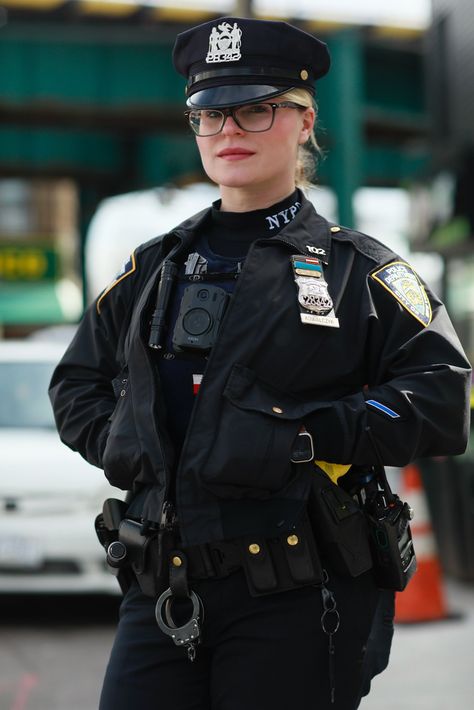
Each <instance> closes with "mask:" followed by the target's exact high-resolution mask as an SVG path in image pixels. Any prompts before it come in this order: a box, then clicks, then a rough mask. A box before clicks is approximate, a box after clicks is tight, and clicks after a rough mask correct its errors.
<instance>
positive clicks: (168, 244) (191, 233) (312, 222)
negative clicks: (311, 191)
mask: <svg viewBox="0 0 474 710" xmlns="http://www.w3.org/2000/svg"><path fill="white" fill-rule="evenodd" d="M211 209H212V208H211V207H208V208H206V209H204V210H201V212H198V213H197V214H195V215H193V216H192V217H189V218H188V219H186V220H185V221H184V222H181V224H179V225H178V226H177V227H175V228H174V229H173V230H172V231H171V232H169V233H168V234H166V235H165V236H164V238H163V248H164V251H165V253H167V254H168V253H169V252H170V251H171V249H173V247H174V246H175V245H176V243H177V242H179V241H180V242H181V246H180V251H181V249H185V248H186V247H187V246H188V245H189V244H190V243H191V241H192V240H193V239H194V237H195V232H196V230H197V229H199V228H200V227H201V225H202V224H203V223H204V222H205V221H206V219H207V218H208V217H209V215H210V213H211ZM265 241H266V242H267V243H272V242H284V243H286V244H288V245H289V246H292V247H293V248H295V249H297V251H298V252H299V253H301V254H306V255H307V256H317V257H319V258H320V259H321V261H322V262H324V263H325V264H328V263H329V256H330V252H331V230H330V225H329V223H328V221H327V220H326V219H324V217H321V215H319V214H318V213H317V212H316V210H315V208H314V206H313V204H312V203H311V202H310V201H309V200H308V199H307V198H306V197H305V196H304V195H302V200H301V208H300V210H299V211H298V213H297V214H296V215H295V218H294V219H293V220H292V221H291V222H290V223H289V224H287V225H286V226H285V227H284V228H283V229H282V230H281V231H280V232H279V233H278V234H277V235H276V236H275V237H267V238H266V239H265Z"/></svg>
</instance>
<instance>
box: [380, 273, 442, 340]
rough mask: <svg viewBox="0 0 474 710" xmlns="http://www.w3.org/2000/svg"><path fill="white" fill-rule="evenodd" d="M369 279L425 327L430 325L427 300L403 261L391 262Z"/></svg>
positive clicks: (419, 283) (430, 315) (417, 280)
mask: <svg viewBox="0 0 474 710" xmlns="http://www.w3.org/2000/svg"><path fill="white" fill-rule="evenodd" d="M371 277H372V278H373V279H375V281H378V282H379V283H380V284H382V286H383V287H384V288H385V289H386V290H387V291H388V292H389V293H390V294H391V295H392V296H393V297H394V298H396V300H397V301H398V302H399V303H400V304H401V305H402V306H403V307H404V308H405V310H407V311H408V312H409V313H411V315H412V316H413V317H414V318H416V319H417V320H418V321H419V322H420V323H421V324H422V325H424V326H425V327H426V326H428V325H429V324H430V323H431V318H432V311H431V304H430V301H429V298H428V296H427V294H426V291H425V289H424V287H423V284H422V283H421V281H420V279H419V277H418V275H417V274H416V272H415V271H413V269H412V268H411V266H410V265H409V264H407V263H405V262H404V261H392V262H391V263H390V264H386V265H385V266H383V267H382V268H381V269H377V271H374V272H373V273H372V274H371Z"/></svg>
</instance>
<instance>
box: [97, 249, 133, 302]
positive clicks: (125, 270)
mask: <svg viewBox="0 0 474 710" xmlns="http://www.w3.org/2000/svg"><path fill="white" fill-rule="evenodd" d="M136 268H137V263H136V260H135V252H133V254H131V255H130V256H129V258H128V259H127V261H126V262H125V263H124V265H123V266H122V268H121V269H120V271H119V272H118V274H116V276H115V277H114V279H113V281H111V282H110V283H109V285H108V286H106V288H105V289H104V290H103V291H102V293H101V294H100V296H99V298H98V299H97V303H96V309H97V313H98V314H99V315H100V307H101V303H102V301H103V299H104V298H105V296H107V294H108V293H110V291H111V290H112V289H113V288H114V287H115V286H116V285H117V284H118V283H120V282H121V281H123V279H125V278H126V277H127V276H130V274H133V272H134V271H136Z"/></svg>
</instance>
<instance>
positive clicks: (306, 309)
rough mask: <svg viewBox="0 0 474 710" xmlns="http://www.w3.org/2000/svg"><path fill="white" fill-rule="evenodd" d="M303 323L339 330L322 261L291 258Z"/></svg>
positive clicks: (307, 258)
mask: <svg viewBox="0 0 474 710" xmlns="http://www.w3.org/2000/svg"><path fill="white" fill-rule="evenodd" d="M291 263H292V266H293V272H294V276H295V282H296V285H297V287H298V304H299V306H300V318H301V322H302V323H306V324H310V325H324V326H327V327H329V328H339V320H338V319H337V318H336V317H335V314H334V304H333V302H332V298H331V296H330V294H329V290H328V285H327V282H326V280H325V278H324V274H323V267H322V264H321V261H320V260H319V259H316V258H314V257H307V256H300V255H299V254H298V255H297V256H292V257H291Z"/></svg>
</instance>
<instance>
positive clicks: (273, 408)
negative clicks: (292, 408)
mask: <svg viewBox="0 0 474 710" xmlns="http://www.w3.org/2000/svg"><path fill="white" fill-rule="evenodd" d="M272 411H273V412H275V414H283V409H281V408H280V407H272Z"/></svg>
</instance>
